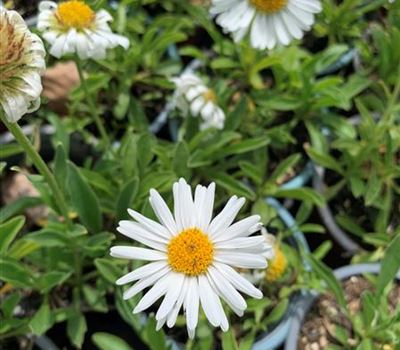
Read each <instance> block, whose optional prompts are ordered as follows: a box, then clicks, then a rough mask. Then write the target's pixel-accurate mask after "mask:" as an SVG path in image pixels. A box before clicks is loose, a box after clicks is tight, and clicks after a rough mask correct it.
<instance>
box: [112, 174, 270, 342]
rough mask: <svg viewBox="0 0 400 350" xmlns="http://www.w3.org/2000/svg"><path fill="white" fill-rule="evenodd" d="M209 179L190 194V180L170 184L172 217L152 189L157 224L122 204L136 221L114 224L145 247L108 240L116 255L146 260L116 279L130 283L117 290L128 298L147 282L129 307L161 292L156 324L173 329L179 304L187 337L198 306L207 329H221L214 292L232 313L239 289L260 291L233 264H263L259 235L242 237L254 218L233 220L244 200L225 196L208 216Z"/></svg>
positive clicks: (239, 307)
mask: <svg viewBox="0 0 400 350" xmlns="http://www.w3.org/2000/svg"><path fill="white" fill-rule="evenodd" d="M214 192H215V184H214V183H212V184H211V185H209V186H208V187H204V186H201V185H198V186H197V187H196V190H195V194H194V199H193V197H192V191H191V188H190V186H189V185H188V184H187V183H186V182H185V180H183V179H180V180H179V182H176V183H175V184H174V186H173V195H174V215H172V213H171V212H170V210H169V208H168V206H167V204H166V203H165V202H164V200H163V199H162V198H161V196H160V195H159V193H158V192H157V191H155V190H154V189H152V190H150V204H151V206H152V207H153V210H154V212H155V214H156V216H157V218H158V219H159V221H160V223H158V222H155V221H153V220H150V219H148V218H146V217H144V216H142V215H141V214H139V213H138V212H136V211H134V210H128V211H129V214H130V215H131V216H132V217H133V218H134V219H135V220H136V221H121V222H120V223H119V227H118V228H117V230H118V231H119V232H120V233H122V234H124V235H125V236H127V237H129V238H132V239H133V240H135V241H138V242H140V243H142V244H144V245H147V246H148V247H150V248H152V249H146V248H139V247H128V246H116V247H112V248H111V255H112V256H114V257H116V258H124V259H133V260H147V261H151V263H149V264H146V265H144V266H142V267H140V268H138V269H136V270H134V271H132V272H130V273H128V274H127V275H125V276H123V277H121V278H120V279H119V280H118V281H117V284H120V285H122V284H126V283H130V282H133V281H137V282H136V283H135V284H134V285H133V286H132V287H130V288H129V289H127V290H126V291H125V293H124V298H125V299H129V298H132V297H133V296H134V295H136V294H138V293H139V292H141V291H142V290H143V289H145V288H147V287H150V286H152V287H151V288H150V290H149V291H148V292H147V293H145V294H144V296H143V297H142V299H141V300H140V301H139V303H138V304H137V305H136V307H135V309H134V310H133V312H134V313H138V312H141V311H143V310H145V309H147V308H149V307H150V306H151V305H152V304H153V303H155V302H156V301H157V300H158V299H159V298H161V297H162V296H164V299H163V301H162V302H161V305H160V307H159V308H158V311H157V313H156V319H157V329H159V328H161V327H162V326H163V325H164V324H165V323H167V325H168V326H169V327H173V326H174V324H175V322H176V318H177V316H178V313H179V311H180V309H181V308H182V307H183V309H184V310H185V312H186V322H187V330H188V334H189V337H191V338H193V337H194V333H195V329H196V326H197V322H198V315H199V305H200V304H201V306H202V309H203V310H204V313H205V315H206V317H207V319H208V320H209V321H210V323H211V324H212V325H213V326H215V327H218V326H219V327H221V329H222V330H224V331H226V330H227V329H228V328H229V324H228V320H227V317H226V315H225V312H224V310H223V308H222V305H221V302H220V298H222V299H223V300H225V302H226V303H227V304H228V305H229V306H230V307H231V308H232V310H233V311H234V312H235V313H236V314H237V315H239V316H242V315H243V313H244V310H245V309H246V307H247V305H246V301H245V300H244V298H243V297H242V296H241V295H240V293H239V292H238V291H240V292H242V293H245V294H247V295H250V296H252V297H254V298H261V297H262V293H261V292H260V291H259V290H258V289H257V288H255V287H254V286H253V285H252V284H251V283H250V282H249V281H247V280H246V279H245V278H244V277H243V276H241V275H240V274H239V273H238V272H236V271H235V270H234V268H235V267H236V268H246V269H251V268H258V269H260V268H265V267H266V266H267V261H266V259H265V257H264V256H263V254H264V252H265V249H269V247H267V246H266V245H265V238H264V237H263V236H262V235H257V236H252V237H249V236H250V235H251V234H253V233H254V232H256V231H258V230H259V228H260V222H259V220H260V217H259V216H258V215H253V216H250V217H247V218H245V219H242V220H240V221H238V222H236V223H234V224H232V223H233V221H234V219H235V217H236V215H237V214H238V212H239V210H240V209H241V207H242V206H243V205H244V202H245V200H244V198H237V197H236V196H233V197H232V198H231V199H230V200H229V201H228V203H227V204H226V205H225V207H224V208H223V210H222V211H221V212H220V213H219V214H218V215H217V216H215V217H214V219H212V212H213V204H214Z"/></svg>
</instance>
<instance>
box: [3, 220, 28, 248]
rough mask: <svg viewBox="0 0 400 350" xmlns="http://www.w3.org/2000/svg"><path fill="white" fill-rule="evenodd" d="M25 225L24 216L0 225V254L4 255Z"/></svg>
mask: <svg viewBox="0 0 400 350" xmlns="http://www.w3.org/2000/svg"><path fill="white" fill-rule="evenodd" d="M24 224H25V216H16V217H15V218H12V219H11V220H9V221H6V222H5V223H3V224H0V253H1V254H4V253H5V252H6V251H7V249H8V247H9V246H10V244H11V242H12V241H13V240H14V239H15V237H16V235H17V234H18V232H19V231H20V230H21V228H22V227H23V226H24Z"/></svg>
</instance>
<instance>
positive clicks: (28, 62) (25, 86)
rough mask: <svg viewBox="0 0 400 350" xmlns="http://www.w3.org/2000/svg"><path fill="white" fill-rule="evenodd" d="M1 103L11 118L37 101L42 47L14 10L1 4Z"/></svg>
mask: <svg viewBox="0 0 400 350" xmlns="http://www.w3.org/2000/svg"><path fill="white" fill-rule="evenodd" d="M0 39H1V40H0V104H1V106H2V107H3V109H4V112H5V115H6V118H7V120H8V121H10V122H16V121H18V120H19V119H20V118H21V117H22V116H23V115H24V114H26V113H28V112H32V111H34V110H36V109H37V108H38V107H39V105H40V93H41V92H42V83H41V79H40V75H41V74H42V73H43V71H44V69H45V61H44V56H45V50H44V47H43V43H42V41H41V40H40V38H39V37H38V36H37V35H35V34H32V33H31V32H30V31H29V29H28V28H27V26H26V24H25V22H24V20H23V19H22V17H21V16H20V15H19V14H18V13H17V12H15V11H7V10H5V9H4V8H0Z"/></svg>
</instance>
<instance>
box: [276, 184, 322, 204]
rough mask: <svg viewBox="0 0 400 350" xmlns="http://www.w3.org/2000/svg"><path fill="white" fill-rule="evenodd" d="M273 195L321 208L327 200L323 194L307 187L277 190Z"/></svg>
mask: <svg viewBox="0 0 400 350" xmlns="http://www.w3.org/2000/svg"><path fill="white" fill-rule="evenodd" d="M273 195H274V196H275V197H278V198H292V199H298V200H301V201H310V202H312V203H314V204H315V205H318V206H319V207H322V206H323V205H324V204H325V199H324V197H323V196H322V195H321V194H319V193H318V192H316V191H314V190H312V189H310V188H306V187H302V188H290V189H285V188H281V189H278V190H276V192H274V193H273Z"/></svg>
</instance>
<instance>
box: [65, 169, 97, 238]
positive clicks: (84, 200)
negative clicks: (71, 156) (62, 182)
mask: <svg viewBox="0 0 400 350" xmlns="http://www.w3.org/2000/svg"><path fill="white" fill-rule="evenodd" d="M68 173H69V176H68V178H69V181H68V183H69V190H70V195H71V201H72V204H73V206H74V207H75V209H76V210H77V212H78V215H79V218H80V219H81V221H82V223H83V224H84V225H85V226H86V227H88V228H89V230H90V231H92V232H98V231H100V230H101V227H102V217H101V211H100V204H99V201H98V199H97V197H96V194H95V193H94V191H93V190H92V188H91V187H90V186H89V184H88V183H87V182H86V181H85V179H84V178H83V176H82V175H81V174H80V172H79V169H78V168H77V167H76V166H75V165H74V164H73V163H71V162H69V163H68Z"/></svg>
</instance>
